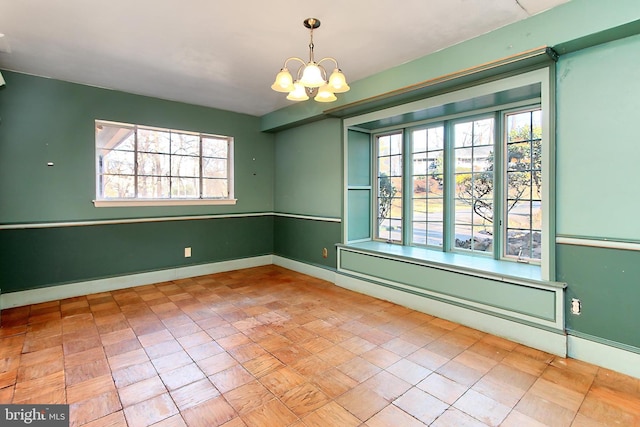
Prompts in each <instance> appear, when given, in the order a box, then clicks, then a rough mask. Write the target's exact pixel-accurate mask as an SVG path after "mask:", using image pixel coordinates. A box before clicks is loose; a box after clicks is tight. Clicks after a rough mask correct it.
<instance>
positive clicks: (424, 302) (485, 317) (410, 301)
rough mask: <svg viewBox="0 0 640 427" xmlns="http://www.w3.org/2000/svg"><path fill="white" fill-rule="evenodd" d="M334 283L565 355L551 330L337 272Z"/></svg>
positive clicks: (563, 342) (560, 335) (561, 337)
mask: <svg viewBox="0 0 640 427" xmlns="http://www.w3.org/2000/svg"><path fill="white" fill-rule="evenodd" d="M335 284H336V285H338V286H341V287H343V288H347V289H351V290H353V291H356V292H360V293H363V294H366V295H370V296H373V297H376V298H380V299H383V300H387V301H391V302H394V303H396V304H400V305H402V306H405V307H409V308H412V309H414V310H418V311H421V312H423V313H428V314H430V315H432V316H436V317H440V318H442V319H446V320H450V321H452V322H456V323H460V324H462V325H466V326H469V327H471V328H474V329H478V330H481V331H483V332H487V333H490V334H493V335H497V336H500V337H503V338H506V339H508V340H511V341H514V342H518V343H520V344H524V345H527V346H529V347H534V348H537V349H540V350H543V351H546V352H548V353H552V354H556V355H558V356H562V357H565V356H566V354H567V337H566V335H565V334H563V333H558V332H551V331H548V330H545V329H540V328H537V327H534V326H529V325H526V324H523V323H518V322H514V321H511V320H507V319H503V318H501V317H496V316H492V315H490V314H485V313H482V312H479V311H475V310H470V309H468V308H464V307H459V306H456V305H452V304H448V303H445V302H442V301H438V300H434V299H431V298H427V297H423V296H420V295H416V294H413V293H409V292H405V291H401V290H398V289H393V288H389V287H386V286H382V285H377V284H375V283H371V282H367V281H365V280H361V279H358V278H355V277H350V276H345V275H342V274H339V273H336V281H335Z"/></svg>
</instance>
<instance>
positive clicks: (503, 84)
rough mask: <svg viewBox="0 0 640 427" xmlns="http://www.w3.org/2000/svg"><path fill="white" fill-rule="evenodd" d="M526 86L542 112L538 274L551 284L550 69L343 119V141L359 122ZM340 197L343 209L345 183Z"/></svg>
mask: <svg viewBox="0 0 640 427" xmlns="http://www.w3.org/2000/svg"><path fill="white" fill-rule="evenodd" d="M529 84H540V85H541V97H540V107H541V109H542V123H543V124H544V126H543V129H542V139H543V140H544V141H545V143H544V144H543V146H542V182H543V185H542V199H543V200H544V203H545V207H546V208H545V209H544V210H543V213H542V259H541V262H540V269H541V271H540V273H541V274H540V275H541V279H542V280H544V281H553V280H555V222H554V221H555V132H554V129H555V106H554V100H553V97H554V86H555V74H554V68H553V67H543V68H540V69H536V70H533V71H528V72H525V73H522V74H518V75H514V76H510V77H506V78H503V79H498V80H495V81H491V82H488V83H484V84H480V85H477V86H472V87H469V88H464V89H461V90H458V91H453V92H449V93H444V94H441V95H437V96H433V97H430V98H426V99H421V100H418V101H414V102H410V103H407V104H402V105H398V106H394V107H390V108H386V109H383V110H378V111H373V112H370V113H365V114H362V115H360V116H354V117H350V118H346V119H344V121H343V138H344V140H345V141H348V140H349V135H348V132H349V129H358V125H360V124H361V123H368V122H372V121H376V120H383V119H385V118H388V117H395V116H398V115H402V114H407V113H411V112H417V111H421V110H424V109H427V108H431V107H437V106H440V105H445V104H448V103H453V102H459V101H464V100H467V99H471V98H475V97H479V96H484V95H487V94H492V93H497V92H500V91H504V90H509V89H515V88H518V87H522V86H526V85H529ZM365 131H366V130H365ZM344 150H345V152H344V158H345V159H348V154H349V153H348V151H347V150H348V144H344ZM347 166H348V162H345V165H344V168H345V170H344V176H348V170H347ZM343 194H344V200H343V206H348V191H347V184H346V183H345V189H344V192H343ZM372 197H375V194H373V195H372ZM348 217H349V215H347V214H345V215H344V221H343V223H344V227H343V233H344V234H343V241H344V242H346V243H347V244H348V243H350V242H349V240H348V230H349V221H348ZM497 262H508V263H512V262H513V261H499V260H498V261H497Z"/></svg>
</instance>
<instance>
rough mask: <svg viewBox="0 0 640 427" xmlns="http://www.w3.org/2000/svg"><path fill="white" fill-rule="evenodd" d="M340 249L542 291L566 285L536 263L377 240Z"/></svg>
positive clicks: (341, 246)
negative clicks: (546, 277) (544, 275)
mask: <svg viewBox="0 0 640 427" xmlns="http://www.w3.org/2000/svg"><path fill="white" fill-rule="evenodd" d="M338 247H340V248H342V249H344V250H352V251H356V252H363V253H368V254H370V255H375V256H380V257H384V258H389V259H396V260H399V261H404V262H408V263H412V264H420V265H425V266H427V267H432V268H437V269H440V270H447V271H451V272H455V273H460V274H467V275H471V276H476V277H483V278H487V279H492V280H499V281H502V282H510V283H524V284H527V285H534V286H540V287H543V288H548V287H553V288H564V287H565V284H564V283H556V282H549V281H547V280H543V279H542V272H541V268H540V266H539V265H535V264H524V263H518V262H510V261H500V260H495V259H491V258H484V257H478V256H470V255H465V254H459V253H449V252H439V251H435V250H430V249H425V248H417V247H412V246H401V245H394V244H391V243H384V242H375V241H367V242H361V243H350V244H339V245H338Z"/></svg>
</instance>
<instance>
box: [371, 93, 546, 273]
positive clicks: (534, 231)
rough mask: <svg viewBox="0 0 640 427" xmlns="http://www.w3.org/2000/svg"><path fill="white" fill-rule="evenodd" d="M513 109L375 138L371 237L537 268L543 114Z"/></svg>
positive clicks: (534, 107) (530, 107)
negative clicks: (374, 225)
mask: <svg viewBox="0 0 640 427" xmlns="http://www.w3.org/2000/svg"><path fill="white" fill-rule="evenodd" d="M519 104H521V106H519V107H512V106H510V108H509V109H506V108H505V109H501V107H499V106H498V107H496V108H495V109H493V110H490V111H484V112H482V113H480V114H477V113H475V112H473V111H470V112H468V113H466V114H458V115H456V116H455V117H452V118H451V119H448V118H444V119H443V120H440V121H437V120H433V121H430V122H429V123H427V124H424V125H414V126H411V127H405V128H401V129H397V130H391V131H389V130H387V131H385V132H384V133H381V134H375V133H374V136H373V140H374V147H375V153H376V157H377V162H376V165H375V176H376V177H377V186H376V190H377V191H376V193H377V203H376V204H375V207H376V211H377V212H376V214H377V218H378V227H377V232H376V234H375V238H376V239H378V240H384V241H387V242H390V243H398V244H402V243H405V239H406V240H407V241H406V243H405V244H407V245H409V246H423V247H431V248H433V249H437V250H440V251H445V252H457V253H467V254H479V255H484V256H490V257H493V258H496V259H505V260H515V261H520V262H532V263H539V262H540V260H541V256H542V249H541V246H542V243H541V242H542V209H543V204H542V197H541V187H542V144H543V141H542V136H541V135H542V119H541V118H542V114H541V107H540V105H537V104H534V105H526V104H525V103H524V102H520V103H519ZM405 152H407V153H409V159H408V161H405V160H403V159H404V158H403V153H405ZM405 189H406V191H404V190H405ZM403 206H407V207H408V208H406V209H403Z"/></svg>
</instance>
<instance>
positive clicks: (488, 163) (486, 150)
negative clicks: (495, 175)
mask: <svg viewBox="0 0 640 427" xmlns="http://www.w3.org/2000/svg"><path fill="white" fill-rule="evenodd" d="M473 170H474V171H490V170H493V147H492V146H489V147H478V148H474V150H473Z"/></svg>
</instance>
